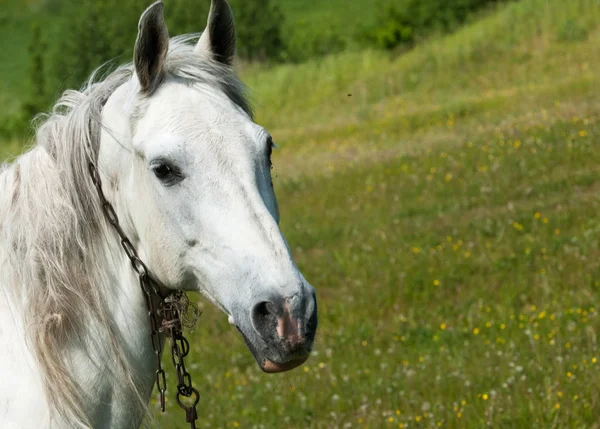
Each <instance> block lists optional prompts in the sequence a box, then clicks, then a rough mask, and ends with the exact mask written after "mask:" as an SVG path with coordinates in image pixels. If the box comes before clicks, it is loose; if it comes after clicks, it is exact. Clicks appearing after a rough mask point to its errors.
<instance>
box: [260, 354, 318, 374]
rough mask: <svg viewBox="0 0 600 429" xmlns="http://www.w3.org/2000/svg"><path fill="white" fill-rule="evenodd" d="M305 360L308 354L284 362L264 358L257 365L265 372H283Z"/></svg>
mask: <svg viewBox="0 0 600 429" xmlns="http://www.w3.org/2000/svg"><path fill="white" fill-rule="evenodd" d="M307 360H308V356H305V357H303V358H300V359H295V360H291V361H288V362H284V363H278V362H275V361H272V360H268V359H266V360H264V361H263V363H262V365H261V364H260V363H259V364H258V365H259V366H260V369H262V370H263V371H264V372H266V373H267V374H276V373H278V372H285V371H289V370H291V369H294V368H296V367H299V366H300V365H302V364H303V363H304V362H306V361H307Z"/></svg>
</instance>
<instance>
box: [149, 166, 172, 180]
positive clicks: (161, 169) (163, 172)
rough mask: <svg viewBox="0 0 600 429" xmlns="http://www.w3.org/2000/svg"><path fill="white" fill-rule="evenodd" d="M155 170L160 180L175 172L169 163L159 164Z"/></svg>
mask: <svg viewBox="0 0 600 429" xmlns="http://www.w3.org/2000/svg"><path fill="white" fill-rule="evenodd" d="M153 170H154V174H155V175H156V177H158V178H159V179H160V180H165V179H168V178H169V177H171V175H172V174H173V170H172V169H171V167H169V166H168V165H167V164H159V165H157V166H155V167H154V169H153Z"/></svg>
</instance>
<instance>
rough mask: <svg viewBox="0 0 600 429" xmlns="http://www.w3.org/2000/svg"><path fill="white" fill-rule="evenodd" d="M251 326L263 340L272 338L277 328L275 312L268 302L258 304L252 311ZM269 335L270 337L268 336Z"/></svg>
mask: <svg viewBox="0 0 600 429" xmlns="http://www.w3.org/2000/svg"><path fill="white" fill-rule="evenodd" d="M252 324H253V325H254V329H255V330H256V332H257V333H258V335H260V336H261V337H262V338H263V339H264V338H265V337H268V336H273V334H274V332H275V328H276V326H277V310H276V307H275V304H273V303H272V302H270V301H263V302H259V303H258V304H256V305H255V306H254V308H253V309H252ZM268 334H271V335H268Z"/></svg>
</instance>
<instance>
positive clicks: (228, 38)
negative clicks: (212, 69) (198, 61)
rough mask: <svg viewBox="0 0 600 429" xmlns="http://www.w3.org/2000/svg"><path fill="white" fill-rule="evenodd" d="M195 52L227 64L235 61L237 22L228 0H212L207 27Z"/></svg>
mask: <svg viewBox="0 0 600 429" xmlns="http://www.w3.org/2000/svg"><path fill="white" fill-rule="evenodd" d="M194 52H196V53H197V54H199V55H206V56H208V57H209V58H211V59H213V60H215V61H218V62H220V63H223V64H226V65H231V64H232V63H233V55H234V53H235V24H234V22H233V12H232V11H231V8H230V7H229V4H228V3H227V0H211V2H210V12H209V14H208V22H207V24H206V29H205V30H204V33H202V36H201V37H200V40H199V41H198V44H197V45H196V48H195V49H194Z"/></svg>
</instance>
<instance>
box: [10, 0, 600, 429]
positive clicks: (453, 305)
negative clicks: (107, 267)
mask: <svg viewBox="0 0 600 429" xmlns="http://www.w3.org/2000/svg"><path fill="white" fill-rule="evenodd" d="M0 1H1V3H0V4H1V8H0V55H1V57H2V60H1V62H0V104H1V105H2V109H1V110H0V160H1V159H7V158H10V157H12V156H15V155H17V154H18V153H19V152H20V151H22V150H23V148H24V147H25V146H26V145H27V144H28V143H29V142H30V138H31V135H32V131H31V130H30V129H29V128H28V123H29V121H30V119H31V117H32V116H33V115H34V114H35V113H36V112H40V111H45V110H48V109H49V108H50V107H51V105H52V103H53V101H54V100H55V99H56V98H57V97H58V96H59V95H60V93H61V91H62V90H64V89H66V88H71V87H78V86H79V85H80V84H81V83H82V82H83V81H84V80H85V78H86V77H87V76H88V74H89V73H90V71H91V70H93V69H94V68H96V67H97V66H99V65H101V64H102V63H104V62H105V61H107V60H109V59H112V58H116V60H115V62H114V64H115V65H116V64H119V63H123V62H126V61H129V59H130V57H131V51H132V48H133V43H134V41H135V37H136V32H137V21H138V18H139V15H140V13H141V12H142V11H143V10H144V8H145V7H146V6H148V4H149V3H150V2H149V0H103V1H94V0H77V1H75V0H46V1H43V0H37V1H36V0H29V1H24V0H0ZM230 3H231V5H232V7H233V10H234V14H235V17H236V23H237V29H238V38H239V42H238V43H239V44H238V54H239V60H238V70H239V73H240V75H241V77H242V79H243V80H244V81H245V82H246V83H247V85H248V86H249V88H250V90H251V93H250V94H251V98H252V100H253V102H254V105H255V109H256V112H257V120H258V122H259V123H261V124H262V125H265V126H266V127H267V129H269V131H270V132H271V134H272V135H273V136H274V139H275V141H276V142H277V144H278V145H279V146H280V148H281V149H280V150H279V151H276V153H275V154H274V164H275V170H274V182H275V186H276V191H277V194H278V197H279V202H280V207H281V213H282V229H283V231H284V233H285V235H286V236H287V239H288V241H289V243H290V245H291V246H292V249H293V252H294V255H295V258H296V260H297V262H298V264H299V266H300V268H301V269H302V271H303V272H304V274H305V276H306V277H307V279H308V280H309V281H310V282H311V283H312V284H313V285H315V287H316V289H317V293H318V296H319V299H320V301H319V305H320V308H319V310H320V314H319V316H320V330H319V333H318V340H317V346H316V350H315V352H314V356H312V358H311V359H310V360H309V361H308V362H307V364H306V365H304V366H303V367H300V368H298V369H297V370H294V371H292V372H290V373H287V374H284V375H277V376H269V375H265V374H262V373H261V372H260V371H259V370H258V368H257V366H256V364H255V363H254V361H253V358H252V357H251V355H250V353H249V352H248V351H247V350H246V347H245V345H244V343H243V341H242V339H241V338H240V337H239V335H238V334H237V332H235V330H234V329H232V328H231V327H230V326H229V325H228V324H227V321H226V320H225V317H224V316H223V315H221V314H219V313H218V312H217V311H216V310H215V309H213V308H212V307H211V306H210V305H208V304H206V303H204V302H202V301H201V302H200V305H201V306H202V308H203V311H204V313H203V316H202V318H201V320H200V321H199V323H198V325H197V328H196V330H195V331H194V333H193V334H192V335H191V342H192V343H193V352H192V354H193V356H192V358H191V361H193V362H194V363H193V366H192V369H193V371H192V373H193V377H194V381H195V383H196V385H197V387H198V389H199V390H200V392H201V395H202V399H201V402H200V408H199V410H200V414H201V420H200V424H199V427H210V428H238V427H239V428H277V427H286V428H307V427H311V428H437V427H448V428H471V427H494V428H550V427H553V428H594V427H599V425H598V416H599V415H600V403H599V401H600V393H599V389H598V386H599V385H600V362H598V359H600V353H599V351H598V343H597V341H598V339H597V332H598V328H599V327H600V324H599V318H598V311H600V302H599V300H598V298H599V297H600V248H599V241H598V237H599V236H600V222H599V215H598V213H599V210H600V175H599V173H600V147H598V144H599V141H598V136H599V135H600V122H599V119H600V91H599V90H600V77H599V76H600V1H598V0H568V1H567V0H513V1H501V0H495V1H494V0H328V1H318V0H278V1H276V0H270V1H269V0H230ZM208 7H209V0H165V13H166V15H167V21H168V25H169V29H170V33H171V35H176V34H181V33H185V32H199V31H202V30H203V28H204V25H205V22H206V16H207V11H208ZM198 299H199V298H198ZM165 362H166V361H165ZM167 366H169V365H167ZM170 378H171V380H173V378H172V376H171V377H170ZM153 403H154V404H155V403H156V402H155V400H153ZM155 408H156V407H155ZM167 408H168V409H167V414H166V415H164V416H163V415H158V413H157V418H158V419H159V422H160V423H161V425H162V427H165V428H184V427H186V425H185V424H184V423H185V422H184V418H183V415H182V413H181V412H180V411H179V409H177V407H176V405H175V403H174V398H173V395H172V392H171V395H170V396H169V403H168V407H167Z"/></svg>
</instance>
